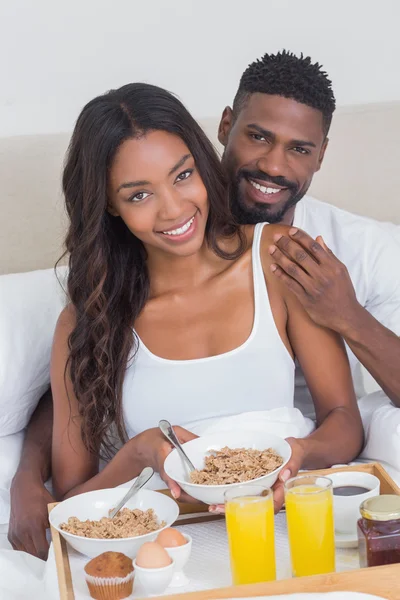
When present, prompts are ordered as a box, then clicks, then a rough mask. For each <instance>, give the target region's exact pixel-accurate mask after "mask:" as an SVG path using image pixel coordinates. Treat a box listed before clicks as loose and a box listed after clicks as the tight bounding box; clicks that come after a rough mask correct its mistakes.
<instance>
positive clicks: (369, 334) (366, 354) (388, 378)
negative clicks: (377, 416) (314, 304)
mask: <svg viewBox="0 0 400 600" xmlns="http://www.w3.org/2000/svg"><path fill="white" fill-rule="evenodd" d="M358 306H359V309H358V310H356V311H354V313H353V316H352V317H351V321H350V322H348V323H347V324H346V325H344V324H343V326H342V327H341V328H340V330H339V329H337V331H338V333H340V334H341V335H342V336H343V338H344V339H345V340H346V342H347V344H348V345H349V347H350V348H351V350H352V351H353V353H354V354H355V356H356V357H357V358H358V360H359V361H360V363H361V364H362V365H363V366H364V367H365V368H366V369H367V371H369V373H370V374H371V375H372V377H373V378H374V379H375V380H376V382H377V383H378V384H379V385H380V387H381V388H382V390H383V391H384V392H385V394H386V395H387V396H388V398H390V400H391V401H392V402H393V403H394V404H395V405H396V406H398V407H400V376H399V372H400V369H399V366H400V338H398V337H397V335H395V334H394V333H393V332H392V331H390V330H389V329H387V328H386V327H384V326H383V325H382V324H381V323H379V321H377V320H376V319H375V318H374V317H373V316H372V315H371V314H370V313H369V312H368V311H367V310H366V309H365V308H363V307H362V306H360V305H358Z"/></svg>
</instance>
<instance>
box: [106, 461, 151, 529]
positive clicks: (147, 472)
mask: <svg viewBox="0 0 400 600" xmlns="http://www.w3.org/2000/svg"><path fill="white" fill-rule="evenodd" d="M153 475H154V470H153V469H152V468H151V467H145V468H144V469H143V471H142V472H141V473H140V475H139V476H138V477H137V478H136V480H135V481H134V482H133V483H132V485H131V487H130V488H129V490H128V491H127V493H126V494H125V496H124V497H123V498H122V500H121V502H120V503H119V504H117V506H116V508H113V510H112V511H111V513H110V514H109V517H110V519H113V518H114V517H115V515H116V514H118V513H119V511H120V510H121V508H122V507H123V506H124V504H126V503H127V502H128V500H130V499H131V498H132V496H133V495H134V494H136V493H137V492H138V491H139V490H140V489H141V488H142V487H143V486H144V485H146V483H147V482H148V481H149V479H151V478H152V477H153Z"/></svg>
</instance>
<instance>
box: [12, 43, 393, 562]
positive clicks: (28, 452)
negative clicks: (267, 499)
mask: <svg viewBox="0 0 400 600" xmlns="http://www.w3.org/2000/svg"><path fill="white" fill-rule="evenodd" d="M334 109H335V99H334V96H333V92H332V89H331V83H330V81H329V79H328V78H327V76H326V74H325V73H324V72H323V71H321V69H320V67H319V66H318V65H314V64H312V62H311V60H310V59H309V58H303V57H301V58H297V57H295V56H293V55H292V54H289V53H287V52H282V53H280V54H277V55H276V56H274V55H265V56H264V57H263V58H262V59H261V60H259V61H256V62H255V63H253V64H252V65H250V66H249V68H248V69H247V70H246V71H245V73H244V74H243V77H242V79H241V81H240V85H239V90H238V92H237V94H236V97H235V100H234V103H233V108H232V109H231V108H226V109H225V111H224V113H223V116H222V120H221V124H220V128H219V139H220V141H221V143H222V144H223V145H224V146H225V152H224V156H223V162H224V165H225V167H226V170H227V172H228V174H229V178H230V184H231V188H232V209H233V211H234V212H235V214H236V216H237V217H238V219H239V220H240V221H241V222H242V223H257V222H261V221H269V222H271V223H276V222H283V223H286V224H288V225H294V229H292V233H291V235H290V236H282V237H281V238H279V239H276V243H275V246H273V247H271V248H270V252H271V253H272V254H273V256H274V259H275V271H274V272H275V274H276V276H277V277H279V278H280V279H281V280H282V281H283V282H284V283H285V284H286V285H287V286H289V288H290V289H291V290H292V291H293V293H294V294H296V296H297V297H298V298H299V300H300V302H302V304H303V306H304V307H305V309H306V310H307V312H308V313H309V315H310V316H311V318H313V319H314V320H315V321H316V322H317V323H319V324H321V325H324V326H326V327H329V328H331V329H334V330H335V331H337V332H338V333H340V334H341V335H342V336H343V337H344V338H345V340H346V342H347V344H348V346H349V348H350V351H349V354H350V361H351V365H352V369H353V373H354V376H355V383H356V387H357V392H358V397H361V396H362V395H363V390H362V388H361V386H360V381H359V378H358V377H356V375H357V370H359V362H358V361H360V362H361V363H362V364H363V365H364V366H365V367H366V368H367V369H368V371H369V372H370V373H371V374H372V375H373V376H374V377H375V378H376V379H377V381H378V382H379V384H380V385H381V387H382V389H384V390H385V392H386V393H387V395H388V396H389V398H390V399H391V400H392V401H393V402H395V403H396V404H398V405H400V378H399V377H398V376H397V375H396V371H397V367H398V364H399V362H400V341H399V339H398V338H397V336H396V335H395V334H394V333H392V331H391V330H393V331H395V332H396V333H399V331H400V285H399V283H398V281H396V276H395V274H396V268H397V264H398V262H399V259H400V247H399V246H398V245H397V244H396V243H395V242H394V241H393V240H392V239H391V238H390V235H388V234H387V233H386V232H383V231H382V230H381V228H380V226H379V224H377V223H374V222H372V221H369V220H368V219H363V218H361V217H356V216H353V215H350V214H348V213H345V212H344V211H341V210H339V209H336V208H334V207H333V206H329V205H327V204H323V203H319V202H317V201H316V200H313V199H311V198H309V197H307V196H306V197H304V196H305V194H306V192H307V190H308V187H309V185H310V183H311V180H312V177H313V175H314V173H315V172H316V171H317V170H318V169H319V168H320V166H321V164H322V160H323V157H324V153H325V150H326V147H327V144H328V138H327V134H328V130H329V126H330V122H331V119H332V114H333V112H334ZM300 200H301V202H300ZM300 228H301V229H302V230H305V231H307V232H308V234H309V235H306V234H305V233H303V232H302V231H300ZM321 234H322V236H323V239H322V238H318V239H319V241H320V243H318V242H316V241H315V239H314V238H316V237H317V236H318V235H321ZM325 243H326V244H327V246H329V250H328V248H327V246H326V245H325ZM340 261H343V263H345V264H346V265H347V266H348V271H347V270H346V268H345V267H344V265H343V264H342V262H340ZM381 323H382V324H381ZM357 359H358V360H357ZM298 383H299V385H297V386H296V401H297V403H298V405H299V396H301V403H300V404H301V405H302V408H303V411H304V412H305V413H306V414H307V413H309V412H310V404H309V405H307V396H308V401H310V400H311V399H310V396H309V394H308V391H307V390H306V387H305V384H304V381H302V380H301V376H300V374H299V381H298ZM299 392H300V394H299ZM301 392H302V393H301ZM305 392H307V394H306V393H305ZM50 419H51V398H49V397H47V398H44V399H43V400H42V401H41V402H40V404H39V406H38V408H37V410H36V413H35V414H34V417H33V419H32V421H31V423H30V426H29V428H28V433H27V437H26V441H25V446H24V450H23V456H22V459H21V464H20V467H19V469H18V472H17V474H16V476H15V478H14V481H13V485H12V489H11V505H12V511H11V521H10V530H9V538H10V541H11V542H12V544H13V546H14V547H15V548H17V549H21V550H27V551H28V552H31V553H32V554H37V555H39V556H42V557H44V556H46V553H47V549H48V545H47V542H46V539H45V528H46V525H47V512H46V510H47V507H46V503H47V502H48V501H49V494H48V492H47V491H46V489H45V488H44V482H45V481H46V479H47V477H48V475H49V472H50V464H49V459H50V452H51V448H50V446H51V442H50V438H49V437H47V434H46V432H47V431H48V430H49V422H50Z"/></svg>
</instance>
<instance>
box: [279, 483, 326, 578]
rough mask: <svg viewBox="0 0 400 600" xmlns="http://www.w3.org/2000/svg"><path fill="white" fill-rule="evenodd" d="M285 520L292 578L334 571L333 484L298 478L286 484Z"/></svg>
mask: <svg viewBox="0 0 400 600" xmlns="http://www.w3.org/2000/svg"><path fill="white" fill-rule="evenodd" d="M285 504H286V519H287V526H288V536H289V546H290V556H291V560H292V572H293V575H294V577H303V576H305V575H318V574H321V573H332V572H333V571H334V570H335V529H334V522H333V495H332V481H331V480H330V479H328V478H327V477H318V476H315V475H301V476H298V477H293V478H292V479H289V480H288V481H287V482H286V484H285Z"/></svg>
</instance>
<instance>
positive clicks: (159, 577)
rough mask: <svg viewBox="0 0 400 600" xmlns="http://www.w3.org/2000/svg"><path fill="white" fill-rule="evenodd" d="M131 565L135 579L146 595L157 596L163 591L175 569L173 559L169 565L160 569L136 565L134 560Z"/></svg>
mask: <svg viewBox="0 0 400 600" xmlns="http://www.w3.org/2000/svg"><path fill="white" fill-rule="evenodd" d="M133 567H134V569H135V581H136V582H137V583H138V584H139V585H140V586H141V588H142V590H143V592H144V593H145V594H146V596H159V595H160V594H162V593H163V592H165V590H166V589H167V587H168V586H169V584H170V583H171V581H172V578H173V576H174V571H175V564H174V561H173V559H172V562H171V564H170V565H168V566H166V567H162V568H160V569H145V568H144V567H138V566H137V564H136V560H134V561H133Z"/></svg>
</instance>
